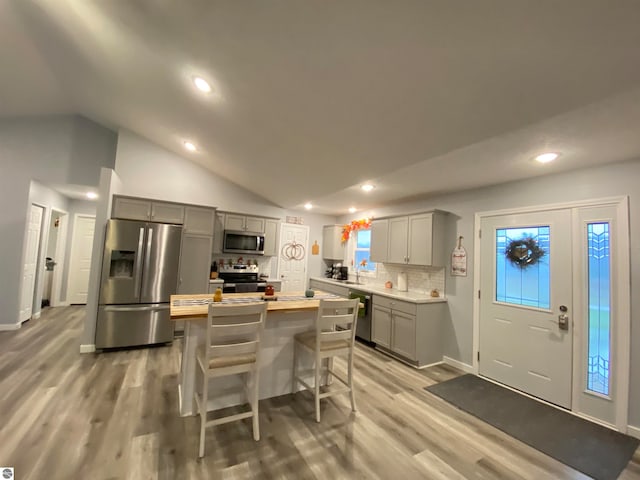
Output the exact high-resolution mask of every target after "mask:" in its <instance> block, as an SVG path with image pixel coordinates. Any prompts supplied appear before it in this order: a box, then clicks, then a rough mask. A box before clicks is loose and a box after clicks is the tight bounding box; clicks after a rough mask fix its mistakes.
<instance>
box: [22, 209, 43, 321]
mask: <svg viewBox="0 0 640 480" xmlns="http://www.w3.org/2000/svg"><path fill="white" fill-rule="evenodd" d="M43 214H44V208H42V207H39V206H38V205H31V210H30V211H29V223H28V224H27V237H26V249H25V253H24V265H23V269H22V295H21V298H20V321H21V322H24V321H26V320H29V319H30V318H31V313H32V312H33V293H34V290H35V286H36V269H37V267H38V250H39V249H40V230H41V228H42V216H43Z"/></svg>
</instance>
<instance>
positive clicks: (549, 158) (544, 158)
mask: <svg viewBox="0 0 640 480" xmlns="http://www.w3.org/2000/svg"><path fill="white" fill-rule="evenodd" d="M556 158H558V154H557V153H555V152H548V153H543V154H541V155H538V156H537V157H536V162H540V163H549V162H553V161H554V160H555V159H556Z"/></svg>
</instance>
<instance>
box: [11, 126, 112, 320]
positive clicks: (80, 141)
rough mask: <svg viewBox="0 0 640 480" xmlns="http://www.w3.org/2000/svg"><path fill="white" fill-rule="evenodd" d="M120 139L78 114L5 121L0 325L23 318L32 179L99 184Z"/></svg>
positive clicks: (110, 164)
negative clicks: (22, 288) (20, 315)
mask: <svg viewBox="0 0 640 480" xmlns="http://www.w3.org/2000/svg"><path fill="white" fill-rule="evenodd" d="M115 141H116V136H115V134H114V133H113V132H111V131H110V130H107V129H105V128H103V127H101V126H99V125H97V124H95V123H93V122H91V121H90V120H87V119H85V118H82V117H77V116H52V117H41V118H19V119H2V120H0V168H1V170H0V204H1V205H3V208H2V209H0V305H2V309H0V329H1V328H2V327H3V325H14V324H16V323H17V322H18V312H19V301H20V300H19V299H20V279H21V271H22V264H23V255H22V253H23V251H24V249H23V244H24V239H25V232H26V222H27V212H28V209H29V204H30V201H29V189H30V185H31V181H32V180H35V181H37V182H38V183H40V184H42V185H46V184H49V185H51V184H76V185H97V184H98V178H99V168H100V166H103V165H104V166H108V167H113V164H114V160H115V146H116V142H115Z"/></svg>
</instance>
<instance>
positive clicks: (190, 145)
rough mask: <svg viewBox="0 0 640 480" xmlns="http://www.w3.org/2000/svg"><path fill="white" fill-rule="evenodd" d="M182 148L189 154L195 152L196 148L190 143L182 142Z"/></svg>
mask: <svg viewBox="0 0 640 480" xmlns="http://www.w3.org/2000/svg"><path fill="white" fill-rule="evenodd" d="M184 148H186V149H187V150H189V151H190V152H195V151H196V146H195V145H194V144H193V143H191V142H184Z"/></svg>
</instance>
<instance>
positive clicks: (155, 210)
mask: <svg viewBox="0 0 640 480" xmlns="http://www.w3.org/2000/svg"><path fill="white" fill-rule="evenodd" d="M111 218H122V219H124V220H142V221H151V222H160V223H176V224H182V223H183V222H184V206H183V205H180V204H178V203H169V202H157V201H154V200H146V199H143V198H131V197H118V196H115V197H114V198H113V207H112V209H111Z"/></svg>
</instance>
